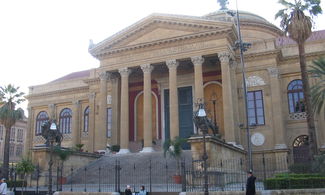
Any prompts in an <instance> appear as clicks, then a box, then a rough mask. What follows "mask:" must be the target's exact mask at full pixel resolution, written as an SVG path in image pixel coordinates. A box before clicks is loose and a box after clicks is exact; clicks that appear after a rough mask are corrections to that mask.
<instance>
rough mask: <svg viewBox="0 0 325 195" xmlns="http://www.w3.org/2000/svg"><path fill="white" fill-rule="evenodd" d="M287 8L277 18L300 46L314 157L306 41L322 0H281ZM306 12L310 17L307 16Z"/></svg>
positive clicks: (315, 150) (311, 147)
mask: <svg viewBox="0 0 325 195" xmlns="http://www.w3.org/2000/svg"><path fill="white" fill-rule="evenodd" d="M279 3H280V4H282V5H283V6H284V7H285V8H284V9H281V10H279V11H278V13H277V14H276V15H275V18H281V23H280V26H281V28H282V29H283V30H284V32H285V34H286V35H288V36H289V37H290V38H291V39H293V40H294V41H295V42H296V43H297V44H298V50H299V63H300V71H301V80H302V83H303V91H304V98H305V104H306V114H307V124H308V134H309V139H308V140H309V150H310V154H311V155H312V156H311V157H313V156H314V155H315V154H317V152H318V150H317V142H316V134H315V122H314V114H313V111H312V106H311V94H310V86H309V82H308V73H307V67H306V58H305V41H306V40H307V39H308V37H309V36H310V35H311V33H312V31H311V28H312V17H314V16H317V15H318V14H321V13H322V8H321V7H320V5H319V4H320V0H294V2H293V3H291V2H289V0H279ZM305 12H306V13H307V14H309V15H310V16H308V15H305Z"/></svg>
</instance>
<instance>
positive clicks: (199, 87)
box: [191, 56, 204, 101]
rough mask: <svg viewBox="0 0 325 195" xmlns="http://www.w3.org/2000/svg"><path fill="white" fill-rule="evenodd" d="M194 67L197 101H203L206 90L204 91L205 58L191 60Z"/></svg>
mask: <svg viewBox="0 0 325 195" xmlns="http://www.w3.org/2000/svg"><path fill="white" fill-rule="evenodd" d="M191 60H192V63H193V65H194V87H195V99H194V101H198V100H199V99H201V100H203V98H204V89H203V74H202V65H203V62H204V58H203V57H202V56H195V57H192V58H191Z"/></svg>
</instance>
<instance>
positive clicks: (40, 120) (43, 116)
mask: <svg viewBox="0 0 325 195" xmlns="http://www.w3.org/2000/svg"><path fill="white" fill-rule="evenodd" d="M48 120H49V116H48V115H47V113H46V112H45V111H41V112H39V113H38V115H37V117H36V128H35V135H41V134H42V125H43V124H44V123H45V122H47V121H48Z"/></svg>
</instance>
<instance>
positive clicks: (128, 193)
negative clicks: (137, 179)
mask: <svg viewBox="0 0 325 195" xmlns="http://www.w3.org/2000/svg"><path fill="white" fill-rule="evenodd" d="M125 195H132V190H131V186H130V185H127V186H126V189H125Z"/></svg>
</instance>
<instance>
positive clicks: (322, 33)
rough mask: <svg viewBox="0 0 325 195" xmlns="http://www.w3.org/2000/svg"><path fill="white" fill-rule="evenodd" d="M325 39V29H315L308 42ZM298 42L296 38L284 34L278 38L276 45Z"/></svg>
mask: <svg viewBox="0 0 325 195" xmlns="http://www.w3.org/2000/svg"><path fill="white" fill-rule="evenodd" d="M322 39H324V40H325V30H319V31H314V32H312V34H311V35H310V37H309V38H308V39H307V40H306V42H312V41H317V40H322ZM293 44H296V42H295V41H294V40H292V39H291V38H289V37H288V36H282V37H279V38H277V39H276V46H278V47H281V46H285V45H293Z"/></svg>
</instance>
